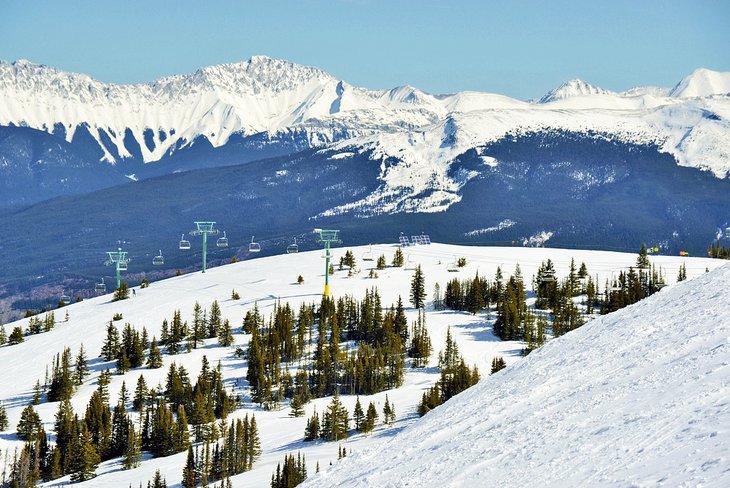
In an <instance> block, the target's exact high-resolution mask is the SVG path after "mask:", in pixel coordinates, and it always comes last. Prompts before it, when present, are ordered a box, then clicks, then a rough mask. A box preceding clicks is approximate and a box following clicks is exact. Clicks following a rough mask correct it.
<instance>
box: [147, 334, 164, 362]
mask: <svg viewBox="0 0 730 488" xmlns="http://www.w3.org/2000/svg"><path fill="white" fill-rule="evenodd" d="M147 367H148V368H149V369H157V368H161V367H162V353H160V348H159V347H157V338H156V337H154V336H153V337H152V343H151V344H150V354H149V356H148V357H147Z"/></svg>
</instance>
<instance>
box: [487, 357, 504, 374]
mask: <svg viewBox="0 0 730 488" xmlns="http://www.w3.org/2000/svg"><path fill="white" fill-rule="evenodd" d="M506 367H507V364H505V362H504V358H502V356H495V357H494V358H493V359H492V372H491V373H490V374H494V373H496V372H497V371H499V370H501V369H504V368H506Z"/></svg>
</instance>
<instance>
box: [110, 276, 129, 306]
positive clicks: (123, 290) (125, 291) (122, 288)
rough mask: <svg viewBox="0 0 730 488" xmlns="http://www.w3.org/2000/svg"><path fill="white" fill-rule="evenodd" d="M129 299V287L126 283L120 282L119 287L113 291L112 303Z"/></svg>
mask: <svg viewBox="0 0 730 488" xmlns="http://www.w3.org/2000/svg"><path fill="white" fill-rule="evenodd" d="M127 298H129V285H128V284H127V282H126V281H122V283H121V284H120V285H119V288H117V289H116V290H114V296H113V298H112V301H113V302H116V301H119V300H126V299H127Z"/></svg>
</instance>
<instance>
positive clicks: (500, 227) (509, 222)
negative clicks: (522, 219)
mask: <svg viewBox="0 0 730 488" xmlns="http://www.w3.org/2000/svg"><path fill="white" fill-rule="evenodd" d="M516 223H517V222H515V221H514V220H510V219H506V220H503V221H501V222H500V223H498V224H497V225H493V226H491V227H485V228H483V229H475V230H471V231H469V232H465V233H464V236H466V237H474V236H480V235H482V234H489V233H490V232H499V231H500V230H504V229H509V228H510V227H512V226H513V225H515V224H516Z"/></svg>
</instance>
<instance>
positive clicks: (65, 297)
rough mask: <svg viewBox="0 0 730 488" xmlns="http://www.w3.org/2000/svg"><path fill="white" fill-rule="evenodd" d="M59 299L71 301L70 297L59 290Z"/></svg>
mask: <svg viewBox="0 0 730 488" xmlns="http://www.w3.org/2000/svg"><path fill="white" fill-rule="evenodd" d="M60 301H62V302H63V303H71V297H70V296H68V295H66V294H65V293H63V292H61V298H60Z"/></svg>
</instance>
